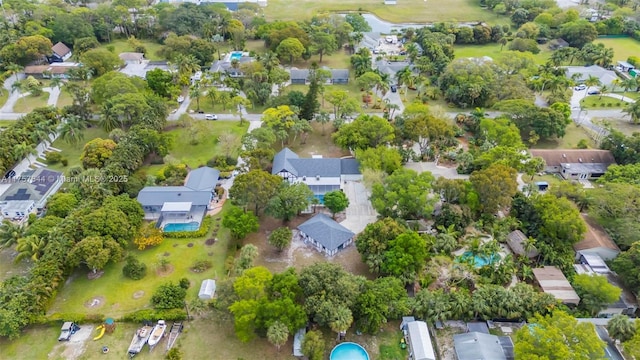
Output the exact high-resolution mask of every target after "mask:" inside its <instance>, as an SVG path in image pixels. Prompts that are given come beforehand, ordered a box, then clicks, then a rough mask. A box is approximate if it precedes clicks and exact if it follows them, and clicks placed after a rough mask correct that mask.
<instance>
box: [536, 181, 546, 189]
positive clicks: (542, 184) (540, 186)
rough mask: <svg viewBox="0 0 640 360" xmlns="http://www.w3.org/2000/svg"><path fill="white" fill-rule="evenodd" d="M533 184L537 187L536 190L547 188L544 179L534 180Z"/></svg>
mask: <svg viewBox="0 0 640 360" xmlns="http://www.w3.org/2000/svg"><path fill="white" fill-rule="evenodd" d="M535 184H536V187H537V188H538V191H547V189H548V188H549V183H548V182H546V181H536V183H535Z"/></svg>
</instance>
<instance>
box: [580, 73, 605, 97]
mask: <svg viewBox="0 0 640 360" xmlns="http://www.w3.org/2000/svg"><path fill="white" fill-rule="evenodd" d="M584 84H585V85H587V91H585V92H584V96H585V97H587V94H589V89H590V88H591V87H592V86H598V85H601V84H602V83H601V82H600V79H599V78H598V77H596V76H593V75H589V77H588V78H587V79H586V80H585V81H584Z"/></svg>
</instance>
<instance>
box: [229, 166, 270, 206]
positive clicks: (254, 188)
mask: <svg viewBox="0 0 640 360" xmlns="http://www.w3.org/2000/svg"><path fill="white" fill-rule="evenodd" d="M281 184H282V178H281V177H279V176H277V175H271V174H269V173H268V172H266V171H263V170H251V171H249V172H248V173H244V174H240V175H238V176H237V177H236V178H235V180H234V182H233V186H231V188H230V189H229V197H230V198H231V199H232V201H233V202H234V203H236V204H238V205H240V206H243V207H247V206H249V205H253V208H254V211H255V213H256V214H258V213H259V212H260V211H261V210H262V209H264V208H265V207H266V206H267V205H268V204H269V201H270V200H271V198H272V197H274V196H275V195H276V194H277V193H278V190H279V189H280V185H281Z"/></svg>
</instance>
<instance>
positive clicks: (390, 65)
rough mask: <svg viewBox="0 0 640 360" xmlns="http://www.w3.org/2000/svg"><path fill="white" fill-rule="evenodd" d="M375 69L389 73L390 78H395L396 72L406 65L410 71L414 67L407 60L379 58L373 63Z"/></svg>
mask: <svg viewBox="0 0 640 360" xmlns="http://www.w3.org/2000/svg"><path fill="white" fill-rule="evenodd" d="M375 67H376V69H378V70H379V71H380V72H382V73H384V74H389V76H390V77H391V79H395V76H396V73H397V72H398V71H400V70H403V69H404V68H406V67H408V68H409V69H410V70H411V71H414V69H415V67H414V65H413V64H411V63H410V62H408V61H388V60H379V61H376V63H375Z"/></svg>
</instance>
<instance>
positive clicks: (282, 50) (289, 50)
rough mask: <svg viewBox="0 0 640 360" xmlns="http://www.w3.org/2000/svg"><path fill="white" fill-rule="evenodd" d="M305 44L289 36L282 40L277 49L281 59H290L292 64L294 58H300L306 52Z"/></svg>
mask: <svg viewBox="0 0 640 360" xmlns="http://www.w3.org/2000/svg"><path fill="white" fill-rule="evenodd" d="M304 49H305V48H304V45H303V44H302V43H301V42H300V40H298V39H296V38H287V39H284V40H282V42H280V44H279V45H278V47H277V48H276V49H275V50H276V53H277V54H278V56H279V57H280V58H281V59H287V60H289V64H292V63H293V61H294V60H297V59H299V58H300V57H301V56H302V53H304Z"/></svg>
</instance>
